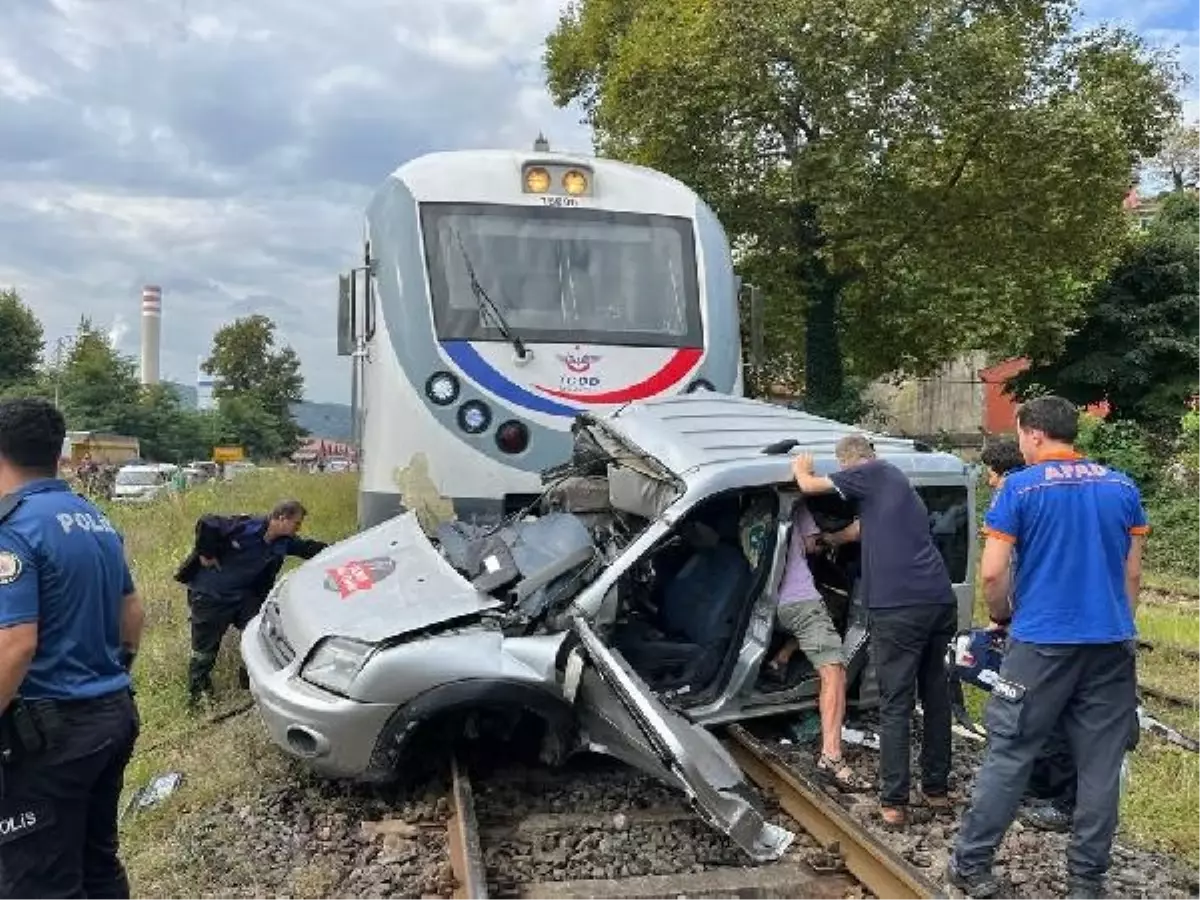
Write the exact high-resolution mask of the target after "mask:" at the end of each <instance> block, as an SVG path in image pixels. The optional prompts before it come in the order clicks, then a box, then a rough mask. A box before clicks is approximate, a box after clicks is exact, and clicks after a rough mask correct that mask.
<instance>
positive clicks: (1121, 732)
mask: <svg viewBox="0 0 1200 900" xmlns="http://www.w3.org/2000/svg"><path fill="white" fill-rule="evenodd" d="M1078 421H1079V413H1078V410H1076V408H1075V407H1074V405H1072V404H1071V403H1069V402H1068V401H1066V400H1064V399H1063V398H1061V397H1039V398H1037V399H1035V400H1031V401H1029V402H1028V403H1026V404H1024V405H1023V406H1022V407H1021V408H1020V409H1019V410H1018V412H1017V431H1018V437H1019V442H1020V446H1021V453H1022V455H1023V456H1024V458H1025V460H1026V461H1027V462H1028V463H1029V465H1028V466H1027V467H1026V468H1024V469H1022V470H1020V471H1019V472H1013V473H1011V474H1009V475H1008V477H1007V478H1006V479H1005V481H1004V485H1003V486H1002V487H1001V489H1000V493H999V495H998V496H997V498H996V501H995V503H994V505H993V506H992V508H991V509H990V510H989V511H988V513H987V515H986V517H985V523H986V526H987V543H986V545H985V547H984V551H983V559H982V562H981V563H980V573H981V578H982V580H983V591H984V597H985V599H986V601H987V605H988V612H989V615H990V616H991V618H992V620H993V621H995V622H997V623H999V624H1006V621H1007V619H1008V616H1009V608H1010V601H1009V597H1010V585H1011V586H1012V591H1011V596H1012V603H1011V609H1012V618H1011V622H1010V623H1007V624H1009V633H1010V636H1011V641H1010V645H1009V648H1008V651H1007V653H1006V655H1005V658H1004V663H1003V665H1002V666H1001V669H1000V678H999V679H998V680H997V681H996V682H995V683H994V685H993V688H992V696H991V698H990V699H989V701H988V704H987V710H986V717H987V730H988V750H987V755H986V757H985V758H984V762H983V765H982V767H981V768H980V770H979V773H978V775H977V776H976V779H975V788H974V793H973V796H972V798H971V805H970V808H969V809H968V810H967V812H966V814H965V816H964V817H963V821H962V826H961V828H960V829H959V832H958V837H957V840H956V842H955V847H954V852H953V854H952V855H951V858H950V862H949V864H948V867H947V873H946V874H947V881H948V882H949V885H950V886H951V887H954V888H957V889H959V890H962V891H965V892H967V893H968V894H969V895H970V896H972V897H994V896H997V895H998V894H1000V893H1001V891H1003V890H1004V888H1003V886H1002V885H1001V883H1000V882H999V881H998V880H997V879H996V878H995V876H993V875H992V872H991V868H992V862H993V859H994V857H995V853H996V848H997V847H998V846H999V844H1000V841H1001V840H1002V839H1003V837H1004V834H1005V832H1006V831H1007V830H1008V827H1009V825H1010V824H1012V821H1013V817H1014V816H1015V814H1016V812H1017V807H1018V805H1019V804H1020V802H1021V796H1022V794H1023V793H1024V791H1025V787H1026V784H1027V782H1028V780H1029V775H1030V771H1031V769H1032V768H1033V765H1034V761H1035V760H1036V759H1037V758H1038V756H1039V755H1040V754H1041V753H1042V750H1043V746H1044V744H1045V743H1046V740H1047V738H1048V737H1049V736H1050V735H1051V734H1052V732H1053V731H1054V730H1055V728H1056V727H1059V726H1060V725H1061V727H1062V728H1063V730H1064V731H1065V733H1066V736H1067V740H1068V741H1069V743H1070V745H1071V751H1072V756H1073V757H1074V759H1075V762H1076V766H1077V769H1078V776H1077V777H1078V790H1077V796H1076V800H1075V813H1074V817H1073V821H1072V833H1071V841H1070V844H1069V846H1068V848H1067V873H1068V882H1069V884H1068V896H1069V897H1102V896H1104V895H1103V890H1104V879H1105V875H1106V874H1107V872H1108V868H1109V865H1110V863H1111V853H1112V840H1113V834H1114V832H1115V831H1116V827H1117V810H1118V802H1119V799H1120V775H1121V764H1122V762H1123V759H1124V754H1125V751H1126V749H1127V746H1128V741H1129V736H1130V734H1131V730H1132V729H1133V728H1135V727H1136V724H1135V723H1136V716H1137V679H1136V673H1135V668H1134V650H1135V641H1134V639H1135V636H1136V630H1135V627H1134V608H1135V605H1136V603H1137V599H1138V592H1139V589H1140V582H1141V558H1142V548H1143V545H1144V543H1145V536H1146V534H1148V532H1149V529H1148V526H1147V523H1146V513H1145V510H1144V509H1143V507H1142V501H1141V495H1140V493H1139V491H1138V488H1137V486H1136V485H1135V484H1134V483H1133V481H1132V480H1131V479H1130V478H1129V477H1128V476H1127V475H1125V474H1124V473H1122V472H1119V471H1117V470H1115V469H1112V468H1109V467H1108V466H1102V465H1099V464H1097V463H1095V462H1093V461H1091V460H1089V459H1086V458H1084V457H1082V456H1081V455H1080V454H1079V453H1078V452H1077V451H1076V450H1075V449H1074V447H1073V446H1072V445H1073V443H1074V441H1075V438H1076V436H1077V434H1078ZM1014 549H1015V550H1016V551H1017V554H1018V555H1017V559H1016V566H1015V576H1014V575H1012V574H1010V561H1011V557H1012V554H1013V552H1014Z"/></svg>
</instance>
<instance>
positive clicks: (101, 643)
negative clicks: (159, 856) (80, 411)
mask: <svg viewBox="0 0 1200 900" xmlns="http://www.w3.org/2000/svg"><path fill="white" fill-rule="evenodd" d="M65 436H66V426H65V423H64V422H63V418H62V416H61V415H60V414H59V412H58V410H56V409H55V408H54V407H53V406H52V405H50V404H48V403H45V402H43V401H40V400H12V401H7V402H0V897H128V896H129V882H128V880H127V878H126V876H125V870H124V868H123V867H122V865H121V861H120V859H119V858H118V856H117V804H118V800H119V798H120V794H121V787H122V784H123V782H124V775H125V767H126V765H127V764H128V763H129V758H130V756H131V754H132V753H133V745H134V741H135V740H136V738H137V733H138V720H137V711H136V709H135V707H134V703H133V697H132V694H131V691H130V678H129V668H130V666H131V665H132V662H133V657H134V654H135V653H136V652H137V648H138V643H139V641H140V640H141V633H142V623H143V618H144V616H143V612H142V605H141V601H140V600H139V599H138V595H137V592H136V591H135V590H134V586H133V579H132V577H131V576H130V573H129V568H128V566H127V565H126V562H125V552H124V546H123V544H122V540H121V537H120V535H119V534H117V532H116V530H115V529H114V528H113V526H112V523H110V522H109V521H108V519H107V518H105V516H104V515H103V514H101V512H100V511H99V510H98V509H96V507H94V506H92V504H91V503H89V502H88V501H86V500H84V499H83V498H82V497H79V496H77V495H76V494H73V493H71V491H70V490H69V489H68V487H67V485H66V483H65V482H63V481H60V480H59V479H58V478H57V474H58V471H57V470H58V458H59V454H60V453H61V451H62V445H63V439H64V437H65Z"/></svg>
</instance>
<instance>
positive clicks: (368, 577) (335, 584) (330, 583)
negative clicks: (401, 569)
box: [325, 556, 396, 600]
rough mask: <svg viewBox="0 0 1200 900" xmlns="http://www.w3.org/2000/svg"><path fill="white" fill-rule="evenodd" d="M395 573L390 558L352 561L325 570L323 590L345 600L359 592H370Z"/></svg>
mask: <svg viewBox="0 0 1200 900" xmlns="http://www.w3.org/2000/svg"><path fill="white" fill-rule="evenodd" d="M395 571H396V561H395V560H394V559H392V558H391V557H390V556H376V557H374V558H372V559H352V560H350V561H349V562H347V563H343V564H342V565H340V566H334V567H333V568H332V569H326V570H325V590H327V591H337V592H338V593H339V594H341V595H342V599H343V600H345V599H346V598H348V597H349V596H350V595H352V594H356V593H358V592H359V591H369V590H371V588H373V587H375V585H377V584H379V582H381V581H383V579H385V578H387V577H388V576H389V575H391V574H392V573H393V572H395Z"/></svg>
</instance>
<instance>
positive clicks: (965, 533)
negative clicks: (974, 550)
mask: <svg viewBox="0 0 1200 900" xmlns="http://www.w3.org/2000/svg"><path fill="white" fill-rule="evenodd" d="M917 493H918V494H920V496H921V500H922V501H924V503H925V508H926V509H927V510H928V511H929V531H930V533H931V534H932V535H933V543H934V546H936V547H937V548H938V552H940V553H941V554H942V559H943V560H945V562H946V568H947V569H948V570H949V572H950V580H951V581H952V582H954V583H955V584H962V583H963V582H965V581H966V580H967V562H968V557H969V555H970V552H971V544H970V541H971V508H970V497H969V495H968V493H967V489H966V488H965V487H958V486H954V485H937V486H925V487H918V488H917Z"/></svg>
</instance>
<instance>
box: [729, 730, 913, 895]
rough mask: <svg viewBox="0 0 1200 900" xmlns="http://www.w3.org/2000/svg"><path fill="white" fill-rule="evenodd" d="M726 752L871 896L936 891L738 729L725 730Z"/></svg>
mask: <svg viewBox="0 0 1200 900" xmlns="http://www.w3.org/2000/svg"><path fill="white" fill-rule="evenodd" d="M728 735H729V737H728V739H727V740H726V742H725V743H726V747H727V748H728V750H729V752H730V753H731V754H733V757H734V759H736V760H737V762H738V765H740V766H741V767H742V771H744V772H745V773H746V774H747V775H748V776H749V777H750V779H751V780H752V781H754V783H755V784H757V785H758V786H759V787H760V788H762V789H763V790H765V791H769V792H771V793H774V794H775V795H776V797H777V799H778V801H779V805H780V806H782V807H783V809H784V811H785V812H787V813H788V815H790V816H791V817H792V818H793V819H795V820H796V821H797V822H798V823H800V826H801V827H802V828H804V830H805V831H807V832H808V833H809V834H811V835H812V836H813V837H814V838H816V839H817V840H818V841H819V842H820V843H821V844H822V846H824V847H825V848H826V850H829V851H832V852H836V853H838V854H840V856H841V857H842V859H843V860H844V862H845V864H846V868H847V869H848V870H849V872H850V874H851V875H853V876H854V877H855V878H857V879H858V880H859V881H860V882H862V884H863V885H865V886H866V887H867V889H868V890H870V891H871V893H873V894H874V895H875V896H876V897H888V898H894V900H901V898H932V897H936V896H937V892H936V889H935V888H934V886H933V885H931V884H929V882H927V881H926V880H925V878H924V876H923V875H922V874H921V873H920V872H918V871H917V870H916V869H915V868H914V867H913V866H911V865H909V864H908V863H907V862H905V861H904V859H902V858H901V857H900V856H899V855H898V854H897V853H896V852H895V851H894V850H892V849H891V848H890V847H888V846H887V845H885V844H884V843H883V842H881V841H880V840H879V838H877V837H876V836H875V835H873V834H871V832H870V831H868V830H867V829H866V828H865V827H864V826H862V825H860V824H859V823H858V822H856V821H854V819H852V818H851V817H850V815H849V814H848V813H846V811H845V810H843V809H842V808H841V807H840V806H838V805H837V804H836V803H834V802H833V801H832V800H831V799H830V798H829V797H827V796H826V795H825V793H824V792H823V791H822V790H821V789H820V788H818V787H817V786H816V785H814V784H812V783H811V782H810V781H808V780H807V779H806V778H805V777H804V776H803V775H800V774H799V773H797V772H795V771H793V770H792V769H791V768H790V767H789V766H788V765H787V764H786V763H785V762H784V761H783V760H782V759H780V757H779V755H778V754H777V753H776V752H775V751H774V750H772V749H771V748H770V747H768V746H767V745H765V744H763V743H762V742H761V741H759V740H758V739H757V738H755V737H754V736H753V735H751V734H750V733H749V732H747V731H746V730H745V729H744V728H742V727H741V726H740V725H733V726H731V727H730V728H729V729H728Z"/></svg>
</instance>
